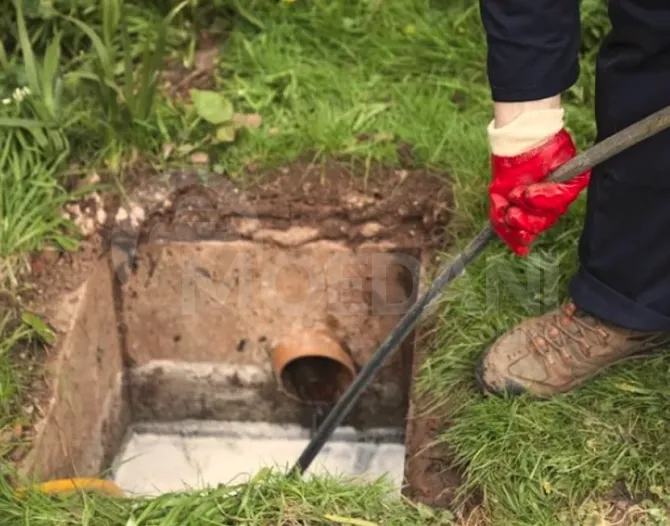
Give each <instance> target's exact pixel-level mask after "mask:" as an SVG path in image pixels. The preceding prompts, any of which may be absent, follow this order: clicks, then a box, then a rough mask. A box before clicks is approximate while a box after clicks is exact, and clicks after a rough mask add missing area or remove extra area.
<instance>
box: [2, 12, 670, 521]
mask: <svg viewBox="0 0 670 526" xmlns="http://www.w3.org/2000/svg"><path fill="white" fill-rule="evenodd" d="M23 5H24V9H23V11H24V15H25V27H24V25H22V24H21V23H18V24H16V23H15V22H14V19H15V17H14V13H13V12H12V10H11V9H10V10H6V11H5V12H3V13H2V14H0V27H2V29H3V30H4V31H3V35H7V36H6V37H3V44H4V46H3V49H4V52H3V51H2V50H0V63H1V64H2V66H3V68H2V73H0V95H2V96H1V97H0V98H7V97H11V96H12V92H13V91H14V89H15V88H16V87H20V86H26V85H27V86H29V87H30V90H31V94H30V95H28V96H27V97H25V99H24V100H23V101H21V102H15V101H12V102H11V103H10V104H7V105H4V104H3V105H0V138H1V139H2V142H1V143H0V144H2V145H4V150H3V152H0V154H1V155H0V177H1V178H0V257H1V258H2V266H0V273H1V274H0V276H1V277H2V282H3V285H4V287H6V288H7V289H8V290H10V292H11V293H12V294H14V293H16V292H17V291H18V290H19V288H20V286H21V271H22V270H25V268H26V262H27V255H28V254H29V253H30V252H32V251H35V250H39V249H41V248H43V247H44V246H46V245H48V244H51V245H57V246H60V247H63V248H66V249H73V248H75V247H76V236H75V235H74V234H73V231H72V230H71V228H70V225H68V224H67V223H65V222H64V221H63V220H62V219H61V215H60V206H61V204H62V202H63V200H64V199H67V198H68V196H67V193H66V192H65V190H64V187H63V181H64V175H65V172H68V173H70V174H71V173H79V174H81V175H86V174H87V173H88V171H90V170H92V169H93V168H98V169H106V170H107V173H108V174H110V176H113V177H114V178H117V179H118V180H119V181H121V182H122V181H123V177H124V175H125V172H124V167H125V166H126V164H125V162H124V160H125V159H127V158H128V157H129V156H130V155H131V154H132V153H133V152H134V151H138V150H139V151H142V152H144V154H145V155H146V156H148V157H149V159H150V160H152V162H154V163H156V164H161V165H162V164H164V161H163V160H161V159H160V152H161V148H162V146H163V145H164V144H172V145H174V146H175V147H176V148H175V151H177V152H182V153H183V154H184V155H183V156H182V157H179V155H176V159H175V161H176V163H177V164H179V163H183V162H186V161H187V160H188V153H187V152H189V151H193V150H194V149H206V150H207V151H208V152H209V153H210V157H211V159H212V167H211V168H212V169H213V171H215V172H219V173H222V172H226V173H228V174H229V175H230V176H231V177H233V178H240V177H242V173H243V168H244V166H245V165H248V164H250V163H254V164H256V165H258V164H261V165H272V164H277V163H281V162H285V161H289V160H291V159H294V158H295V157H297V156H299V155H301V154H303V153H305V152H311V153H312V154H315V155H316V156H317V158H318V156H327V155H330V154H350V155H355V156H359V157H363V158H368V159H379V160H384V161H389V162H393V161H394V160H395V157H396V152H395V148H394V143H393V140H391V139H399V140H403V141H407V142H409V143H411V144H413V145H414V147H415V151H416V154H417V160H418V162H420V163H422V164H424V165H427V166H431V167H433V168H436V169H438V170H441V171H443V172H445V173H449V174H450V175H451V176H452V178H453V182H454V190H455V193H456V205H457V206H456V213H457V216H456V219H455V220H454V222H453V224H452V228H453V231H454V234H455V245H456V246H455V247H454V250H456V249H457V248H459V247H460V246H462V245H463V243H465V242H466V241H467V240H468V238H469V237H470V236H471V235H472V234H474V233H475V232H477V231H478V230H479V229H480V228H481V227H482V226H483V225H484V224H485V223H486V208H487V200H486V194H485V189H486V184H487V181H488V177H489V175H488V149H487V143H486V136H485V126H486V124H487V123H488V120H489V119H490V112H491V107H490V101H489V98H488V97H489V95H488V88H487V84H486V77H485V56H486V50H485V48H484V46H483V31H482V28H481V25H480V22H479V18H478V12H477V9H476V7H472V2H464V1H463V2H460V1H455V0H454V1H450V2H428V1H427V0H387V1H382V0H357V1H350V2H347V1H325V0H315V1H311V2H306V1H301V0H298V1H296V2H294V3H289V2H282V1H271V0H255V1H252V2H239V1H234V0H229V1H223V0H208V1H204V0H201V1H200V2H199V3H197V5H196V2H192V1H187V2H182V3H178V2H174V3H170V4H169V5H167V3H160V2H147V3H140V2H132V3H131V2H129V1H126V2H125V4H124V5H123V6H121V4H120V3H118V2H111V1H110V2H103V3H99V2H96V1H93V0H77V1H75V0H54V2H53V3H52V5H53V9H51V10H50V9H49V7H48V4H47V3H44V2H43V3H41V4H40V3H39V2H24V3H23ZM100 5H105V6H107V8H106V9H101V8H100ZM40 6H41V7H40ZM45 6H46V7H45ZM582 12H583V20H584V26H583V34H584V46H583V56H582V62H583V68H582V76H581V79H580V81H579V83H578V84H577V85H576V86H575V87H574V88H572V89H571V90H570V91H569V93H568V94H567V95H566V105H567V110H568V123H569V126H570V128H571V130H572V131H573V132H574V134H575V137H576V139H577V142H578V143H579V145H580V146H581V147H584V146H587V145H588V144H589V143H590V142H591V141H592V140H593V138H594V124H593V120H592V114H591V107H592V105H593V58H594V53H595V49H596V44H597V43H598V41H599V39H600V38H601V37H602V35H603V34H604V32H605V30H606V28H607V22H606V18H605V16H604V4H603V2H600V1H599V0H588V1H586V0H585V1H584V2H583V5H582ZM216 16H219V17H220V21H219V22H216ZM19 21H20V19H19ZM121 21H124V23H122V22H121ZM212 21H215V26H216V25H217V24H218V26H217V27H210V26H211V23H212ZM231 21H232V30H229V28H228V27H227V26H228V25H229V24H230V23H231ZM224 22H225V25H226V27H225V29H224ZM123 27H125V28H126V29H127V31H126V33H127V34H125V33H124V31H123V30H122V28H123ZM203 27H209V29H213V30H217V29H218V30H219V32H228V36H227V39H226V41H225V43H224V44H223V45H222V48H221V53H220V59H219V63H218V67H217V70H216V80H217V89H218V90H219V91H220V92H221V93H223V94H224V95H225V97H226V98H227V99H228V100H229V101H230V102H231V103H232V106H233V108H234V110H235V111H237V112H248V113H259V114H260V115H261V117H262V119H263V124H262V126H261V127H260V128H259V129H256V130H253V129H249V130H242V131H241V132H240V133H239V134H238V137H237V138H236V140H235V141H234V142H233V143H216V142H213V141H212V135H213V130H214V128H213V127H212V124H211V123H209V122H206V121H205V120H204V119H203V118H202V115H198V113H197V112H196V111H195V110H194V109H193V108H192V107H189V106H185V105H183V104H181V103H178V102H173V101H168V100H165V99H164V98H163V97H162V96H161V95H160V93H158V92H157V90H156V88H155V80H156V74H157V69H156V65H157V63H158V58H160V57H161V56H163V57H166V56H170V57H172V58H178V59H181V60H183V61H185V62H187V63H188V62H189V61H192V60H193V53H194V48H193V46H194V42H195V35H197V33H198V31H199V30H200V29H202V28H203ZM24 29H25V30H24ZM56 35H58V38H57V39H56V38H55V37H56ZM162 46H164V49H161V47H162ZM131 64H132V67H131ZM360 135H366V136H369V137H372V138H373V140H369V141H365V142H359V141H357V140H356V138H357V137H358V136H360ZM75 163H76V165H75ZM582 212H583V201H582V202H579V203H578V204H576V205H575V206H574V207H573V209H572V211H571V213H570V214H569V216H568V217H566V218H564V219H563V220H562V221H561V222H560V224H559V225H558V226H557V227H556V228H555V229H554V230H552V231H551V232H550V233H548V234H546V235H544V236H543V237H542V239H541V240H540V241H539V242H538V243H537V245H536V247H535V250H534V252H533V255H532V257H530V258H528V259H527V260H521V259H518V258H515V257H513V256H511V255H510V254H508V253H507V251H506V250H504V249H503V248H502V247H500V246H496V247H491V248H489V249H488V250H487V252H486V254H485V256H484V257H482V259H481V260H480V261H479V262H477V263H476V264H475V265H474V266H473V268H472V269H469V270H468V274H467V275H466V276H464V277H462V278H461V279H460V280H459V281H457V282H456V283H455V285H454V286H453V288H452V289H451V290H450V291H449V293H448V294H446V295H445V298H444V301H443V304H442V307H441V308H440V309H439V310H438V312H437V314H436V316H437V317H438V318H439V331H438V333H437V338H436V341H435V342H434V346H435V351H434V353H433V354H432V355H431V358H430V360H429V362H428V363H427V364H426V366H425V368H424V370H423V371H422V372H421V387H422V388H424V389H425V390H426V391H428V392H430V393H431V394H432V395H434V396H435V398H436V399H437V400H439V401H441V402H444V403H445V404H448V405H449V407H452V408H454V409H453V410H454V412H455V413H454V416H455V417H456V418H455V425H453V426H452V427H451V428H449V429H446V430H445V432H444V435H443V438H444V440H445V441H446V442H447V443H448V444H449V445H450V446H451V447H452V448H453V449H454V451H455V452H456V454H457V457H458V460H459V461H460V462H461V463H462V464H463V466H464V467H465V469H466V471H467V474H468V479H467V485H466V486H465V487H464V488H463V490H464V493H467V492H468V491H469V490H471V489H473V488H477V489H479V490H481V491H482V494H483V495H484V503H483V513H484V515H485V516H486V517H487V518H488V520H489V521H490V522H491V523H492V524H505V525H507V524H510V525H511V524H518V525H538V524H542V525H544V524H547V525H550V524H558V523H566V522H568V523H573V524H589V523H594V524H596V522H589V521H592V520H594V519H593V514H594V513H595V515H598V514H600V515H602V513H601V510H600V508H598V506H597V505H596V504H594V503H597V502H598V499H599V497H600V496H602V495H604V494H606V493H607V492H608V491H609V490H610V489H612V487H613V486H614V484H615V483H616V482H617V481H620V480H624V481H625V482H626V483H627V484H628V486H629V489H630V490H631V491H633V492H637V491H639V492H651V493H654V494H656V495H660V496H661V497H662V496H663V495H667V494H668V490H667V489H666V488H668V487H669V486H670V469H668V467H667V466H668V465H670V446H668V443H669V442H668V440H667V437H668V432H669V431H670V430H669V429H668V425H669V424H668V422H670V404H669V403H668V402H669V400H668V398H669V395H668V394H667V388H666V385H667V373H668V367H669V365H670V362H668V360H667V359H656V360H653V361H650V362H647V363H640V364H636V365H627V366H625V367H619V368H617V369H616V370H614V371H613V374H611V375H608V376H606V377H603V378H600V379H598V380H596V381H594V382H592V383H590V384H588V385H587V386H586V387H585V388H583V389H581V390H579V391H578V392H576V393H574V394H571V395H569V396H567V397H563V398H560V399H556V400H552V401H549V402H543V403H537V402H532V401H530V400H526V399H523V398H522V399H519V400H499V399H493V400H491V399H489V400H484V399H482V398H481V397H480V396H479V395H478V394H477V393H476V392H475V391H474V390H473V389H472V381H473V369H474V363H475V361H476V358H477V356H478V353H479V352H480V351H481V349H482V348H483V346H484V345H485V344H486V343H487V342H488V341H490V340H491V339H493V338H494V337H495V336H496V335H497V334H499V333H501V332H502V331H504V330H505V329H507V328H509V327H511V326H512V325H513V324H514V323H516V322H517V321H519V320H521V319H523V318H524V317H525V316H528V315H532V314H537V313H540V312H543V311H544V310H546V309H548V308H552V307H553V306H555V304H556V303H557V302H558V301H559V300H560V298H561V297H562V296H563V295H564V293H565V284H566V281H567V279H568V278H569V276H570V274H571V272H572V271H573V270H574V269H575V267H576V254H575V248H576V243H577V239H578V235H579V230H580V224H581V217H582ZM515 283H516V287H515V286H513V285H514V284H515ZM19 305H20V303H19ZM24 318H25V317H24ZM25 319H26V320H27V321H31V319H30V318H25ZM36 329H40V327H39V326H36V325H35V321H34V320H32V324H31V323H21V322H20V321H19V322H17V321H16V320H14V321H13V322H12V323H10V324H8V327H5V329H4V330H3V333H4V334H5V336H6V337H5V340H4V342H3V343H2V345H0V386H2V389H0V397H1V398H2V399H0V406H2V407H3V408H6V409H5V410H4V413H3V417H2V420H3V422H8V423H11V421H12V411H15V409H16V407H17V402H16V401H17V400H20V397H21V393H22V385H23V382H22V381H21V378H20V377H18V376H16V374H15V373H13V372H12V369H11V364H12V363H13V361H12V356H11V354H12V352H13V349H15V348H16V346H15V344H16V342H17V341H18V340H23V339H25V337H27V336H30V335H33V337H35V334H34V332H35V330H36ZM40 334H41V336H42V337H45V335H44V333H43V332H42V333H40ZM40 334H38V335H37V336H39V335H40ZM263 477H264V478H262V479H260V480H259V481H258V482H257V483H255V484H252V485H250V486H247V487H245V488H238V489H239V490H240V491H243V492H244V496H243V497H240V496H239V495H237V494H233V493H232V490H231V489H230V488H222V489H219V490H216V491H213V492H211V493H207V494H205V495H200V494H185V495H168V496H164V497H161V498H160V499H156V500H148V501H139V502H126V501H124V502H113V501H109V500H107V499H104V498H101V497H74V500H65V501H63V500H52V499H47V498H44V497H40V496H38V495H32V496H30V498H29V501H28V502H27V503H25V502H23V503H22V502H17V501H16V500H15V499H13V498H12V496H11V492H10V489H9V488H8V487H4V488H2V490H3V491H2V492H1V493H0V516H2V517H3V520H5V519H4V518H5V517H7V520H6V521H5V522H3V524H17V525H18V524H25V525H28V524H30V525H42V524H44V525H56V524H58V525H64V524H72V525H74V524H92V525H98V524H99V525H110V526H112V525H113V526H116V525H119V526H124V525H125V526H133V525H136V526H140V525H160V526H167V525H171V524H175V525H181V524H207V523H211V524H220V523H235V524H302V523H307V524H329V523H337V521H336V520H330V522H329V519H327V518H325V516H326V515H327V514H334V515H340V516H343V517H353V518H358V519H367V520H368V521H373V522H376V523H378V524H438V523H439V522H438V519H437V518H436V517H429V516H428V515H427V514H428V512H427V511H426V510H425V509H423V508H421V509H417V508H415V507H413V506H411V505H409V504H407V503H402V502H392V501H389V500H388V499H386V498H384V497H383V495H382V493H383V488H382V486H377V485H373V486H363V487H354V486H352V485H347V484H342V485H341V484H336V483H333V482H327V481H317V482H313V483H307V482H301V483H295V482H289V481H285V480H283V479H281V478H280V477H277V476H273V475H263ZM644 508H645V510H646V511H644V513H643V516H644V517H646V519H648V520H649V521H657V522H649V523H650V524H662V522H661V518H658V510H660V509H661V504H652V503H646V504H645V505H644ZM589 514H590V515H589ZM566 517H567V518H566ZM201 518H202V519H206V520H209V521H210V522H196V521H197V520H199V519H201ZM440 520H442V519H440ZM444 520H445V521H446V519H444ZM189 521H191V522H189ZM226 521H228V522H226ZM300 521H303V522H300ZM343 523H344V524H347V522H343ZM349 524H356V522H349ZM360 524H364V523H360Z"/></svg>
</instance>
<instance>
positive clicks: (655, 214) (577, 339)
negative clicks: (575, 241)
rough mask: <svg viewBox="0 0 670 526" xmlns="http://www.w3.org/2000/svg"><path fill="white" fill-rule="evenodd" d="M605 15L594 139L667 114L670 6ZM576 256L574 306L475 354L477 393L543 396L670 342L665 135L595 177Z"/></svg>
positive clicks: (614, 5) (649, 1) (617, 6)
mask: <svg viewBox="0 0 670 526" xmlns="http://www.w3.org/2000/svg"><path fill="white" fill-rule="evenodd" d="M485 1H487V0H485ZM540 3H541V2H540ZM503 4H505V5H508V6H509V4H510V2H503ZM557 4H560V2H559V3H557ZM610 17H611V20H612V31H611V34H610V35H609V36H608V38H607V39H606V41H605V42H604V43H603V45H602V49H601V51H600V54H599V58H598V65H597V68H598V73H597V76H598V80H597V83H598V85H597V93H596V96H597V102H596V106H597V108H596V114H597V125H598V140H602V139H604V138H606V137H608V136H610V135H612V134H613V133H615V132H616V131H618V130H620V129H622V128H624V127H626V126H627V125H629V124H632V123H633V122H635V121H637V120H639V119H641V118H643V117H645V116H647V115H649V114H650V113H652V112H654V111H655V110H658V109H660V108H662V107H664V106H666V105H668V104H670V88H669V86H670V4H667V2H666V1H662V0H611V1H610ZM567 47H569V46H567ZM579 256H580V263H581V268H580V270H579V272H578V274H577V275H576V276H575V277H574V278H573V280H572V283H571V286H570V295H571V297H572V301H571V302H568V304H567V305H565V306H563V307H562V308H560V309H557V310H555V311H552V312H550V313H548V314H545V315H543V316H538V317H535V318H532V319H529V320H526V321H525V322H523V323H521V324H519V325H518V326H516V327H514V328H513V329H512V330H510V331H509V332H508V333H507V334H505V335H503V336H502V337H501V338H500V339H498V341H496V342H495V343H494V344H493V345H492V346H491V347H490V348H489V349H487V351H486V352H485V353H484V356H483V358H482V360H481V362H480V364H479V367H478V374H477V376H478V379H479V380H480V383H481V384H482V386H483V387H484V389H485V390H487V391H490V392H496V393H501V392H507V393H517V394H518V393H521V392H524V391H526V392H530V393H532V394H535V395H538V396H551V395H554V394H558V393H562V392H566V391H569V390H571V389H573V388H575V387H577V386H579V385H581V384H582V383H583V382H584V381H586V380H587V379H589V378H591V377H593V376H594V375H595V374H597V373H598V372H599V371H601V370H603V369H604V368H606V367H608V366H609V365H612V364H613V363H616V362H617V361H620V360H622V359H626V358H630V357H633V356H636V355H643V354H644V353H645V352H648V351H649V350H651V349H655V348H658V346H659V345H663V344H665V343H668V341H670V132H665V133H662V134H659V135H658V136H656V137H654V138H651V139H648V140H647V141H645V142H643V143H641V144H639V145H637V146H635V147H633V148H631V149H629V150H628V151H626V152H623V153H621V154H619V155H617V156H616V157H615V158H613V159H611V160H609V161H608V162H606V163H603V164H602V165H601V166H599V167H597V168H596V169H594V171H593V173H592V176H591V183H590V186H589V190H588V197H587V213H586V219H585V225H584V230H583V232H582V237H581V240H580V250H579Z"/></svg>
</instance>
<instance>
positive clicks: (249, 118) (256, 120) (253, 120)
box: [233, 113, 263, 128]
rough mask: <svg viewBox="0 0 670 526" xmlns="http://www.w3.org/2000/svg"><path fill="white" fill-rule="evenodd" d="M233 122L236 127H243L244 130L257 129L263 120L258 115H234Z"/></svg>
mask: <svg viewBox="0 0 670 526" xmlns="http://www.w3.org/2000/svg"><path fill="white" fill-rule="evenodd" d="M233 121H234V122H235V124H236V125H238V126H244V127H245V128H258V127H260V125H261V123H262V122H263V119H262V118H261V116H260V115H259V114H258V113H236V114H235V115H233Z"/></svg>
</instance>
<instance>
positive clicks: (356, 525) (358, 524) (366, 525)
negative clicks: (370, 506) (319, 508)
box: [323, 514, 379, 526]
mask: <svg viewBox="0 0 670 526" xmlns="http://www.w3.org/2000/svg"><path fill="white" fill-rule="evenodd" d="M323 518H324V519H326V520H327V521H332V522H339V523H340V524H351V525H352V526H379V525H378V524H377V523H376V522H370V521H366V520H364V519H354V518H353V517H341V516H340V515H330V514H327V515H324V516H323Z"/></svg>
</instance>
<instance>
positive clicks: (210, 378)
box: [21, 242, 420, 480]
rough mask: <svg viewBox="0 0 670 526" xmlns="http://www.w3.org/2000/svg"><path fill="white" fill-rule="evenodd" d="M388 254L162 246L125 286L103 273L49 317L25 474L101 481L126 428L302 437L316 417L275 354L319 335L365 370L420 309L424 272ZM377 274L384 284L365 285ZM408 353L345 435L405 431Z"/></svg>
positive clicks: (385, 248) (334, 247)
mask: <svg viewBox="0 0 670 526" xmlns="http://www.w3.org/2000/svg"><path fill="white" fill-rule="evenodd" d="M394 250H395V249H394V247H393V246H392V245H377V244H369V245H364V246H360V247H358V248H357V249H355V250H354V249H351V248H348V247H345V246H343V245H340V244H335V243H329V242H315V243H311V244H307V245H303V246H302V247H299V248H295V249H279V248H273V247H259V245H258V244H256V243H250V242H197V243H157V244H151V245H143V246H140V247H139V248H138V251H137V258H136V265H135V267H134V272H133V273H132V275H130V276H129V278H128V279H127V280H126V281H125V283H124V284H123V285H121V284H119V282H118V281H117V280H115V279H113V274H112V271H111V268H112V265H111V263H110V262H109V261H107V260H106V259H103V260H101V261H100V262H99V264H98V265H97V266H96V268H95V271H94V272H93V273H92V275H91V277H90V278H89V279H88V280H87V281H86V282H85V283H84V285H82V286H81V287H80V288H79V289H78V290H77V291H76V292H75V293H73V294H72V295H70V296H69V297H67V298H64V299H63V301H62V302H61V304H60V305H59V306H58V308H57V309H56V311H57V317H58V320H57V323H56V325H57V326H58V327H60V331H59V332H60V335H59V338H58V342H57V349H56V352H55V353H54V359H53V360H52V362H51V363H50V367H49V369H50V373H49V378H51V379H52V381H51V385H50V387H51V389H52V392H53V396H52V399H51V401H50V404H49V408H48V411H47V412H46V415H45V416H44V418H43V419H42V421H41V422H39V423H38V425H37V437H36V439H35V441H34V447H33V450H32V451H31V453H30V454H29V456H28V457H27V458H26V460H25V461H24V462H23V464H22V466H21V471H22V473H23V474H24V475H26V476H28V477H29V478H32V479H35V480H49V479H55V478H66V477H71V476H97V475H99V474H100V473H102V472H103V471H104V470H105V469H106V468H107V467H108V466H109V465H110V462H111V460H112V458H113V456H114V454H115V453H116V452H117V451H118V449H119V447H120V446H121V444H122V442H123V439H124V436H125V433H126V431H127V429H128V426H129V425H130V423H131V422H142V421H163V422H166V421H178V420H184V419H191V418H207V419H214V420H216V419H221V420H224V419H225V420H242V421H245V420H246V421H269V422H294V423H295V422H298V423H301V424H303V425H310V423H312V422H311V417H312V413H311V410H309V409H308V408H306V407H305V406H304V405H303V404H300V403H298V402H296V401H295V400H294V399H292V398H291V397H289V396H288V395H286V394H285V393H282V392H281V391H280V390H279V387H278V385H277V383H276V381H275V377H274V372H273V371H272V368H271V360H270V357H269V356H270V354H269V353H270V349H271V348H272V346H273V344H274V343H275V342H276V341H277V340H278V339H279V338H281V337H282V336H283V335H285V334H287V333H288V332H290V331H291V330H302V329H305V328H326V329H327V330H328V331H329V332H330V333H331V334H332V335H334V337H336V338H337V339H338V341H339V342H340V343H341V344H342V345H343V346H344V347H345V348H346V349H348V350H349V351H350V353H351V356H352V357H353V359H354V361H355V362H356V364H357V366H358V367H360V366H362V365H364V364H365V363H366V362H367V360H368V359H369V358H370V356H371V355H372V353H374V351H375V350H376V349H377V347H378V346H379V344H380V343H381V342H382V340H383V339H384V338H385V336H386V335H387V334H388V332H389V331H390V330H391V329H392V328H393V327H394V326H395V324H396V323H397V321H398V319H399V318H400V316H401V312H398V311H399V310H400V311H402V310H403V309H404V308H406V305H404V302H406V301H409V302H411V301H414V299H415V296H416V290H414V291H413V292H412V286H411V282H412V276H416V275H417V273H418V268H420V267H419V262H418V260H417V258H415V257H411V256H412V254H411V253H410V254H409V256H410V257H407V256H408V254H406V253H403V252H397V253H394V254H390V253H389V252H390V251H394ZM394 259H395V261H396V262H397V260H404V261H405V263H407V264H409V266H410V267H412V265H414V268H413V269H412V271H407V270H406V269H404V268H403V267H402V265H398V264H396V263H394ZM291 262H293V263H296V262H297V263H298V265H297V266H296V265H291ZM324 269H326V270H324ZM380 269H385V270H386V272H385V274H386V279H383V280H382V279H373V276H378V275H379V272H380ZM412 272H414V274H413V273H412ZM352 280H353V281H352ZM415 288H416V287H415ZM231 298H233V300H234V301H231ZM394 305H395V310H394ZM296 306H297V307H296ZM371 306H372V307H371ZM296 320H299V324H298V323H296ZM412 347H413V345H412V338H408V339H407V341H406V343H405V344H404V345H403V346H402V348H401V349H398V350H397V351H396V352H395V353H394V354H393V356H392V357H391V358H390V359H389V361H388V362H387V363H386V364H385V365H384V367H383V368H382V370H381V371H380V372H379V374H378V375H377V377H376V380H375V381H374V383H373V385H372V386H371V387H370V388H369V389H368V390H367V391H366V393H365V394H364V395H363V397H362V399H361V401H360V402H359V404H358V408H357V409H356V410H355V411H354V412H353V414H352V415H351V416H350V417H349V419H348V420H347V422H345V423H346V424H347V425H353V426H354V427H361V428H363V427H389V426H390V427H396V426H401V427H403V426H404V420H405V418H406V415H407V407H408V392H409V388H410V382H411V378H410V375H411V367H412ZM124 364H125V367H124Z"/></svg>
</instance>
